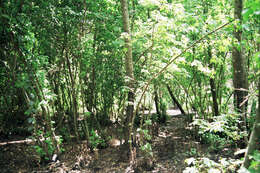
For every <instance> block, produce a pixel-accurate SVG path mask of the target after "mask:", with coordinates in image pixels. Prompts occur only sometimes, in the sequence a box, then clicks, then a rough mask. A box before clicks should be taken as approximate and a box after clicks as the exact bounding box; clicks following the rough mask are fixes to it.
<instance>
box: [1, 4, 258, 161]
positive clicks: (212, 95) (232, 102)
mask: <svg viewBox="0 0 260 173" xmlns="http://www.w3.org/2000/svg"><path fill="white" fill-rule="evenodd" d="M128 6H129V19H130V28H129V29H130V30H131V35H130V36H129V35H128V34H127V33H126V32H125V31H124V29H123V26H124V25H123V20H122V11H121V3H120V1H117V0H95V1H93V0H64V1H60V0H59V1H56V0H46V1H43V0H40V1H39V0H38V1H29V0H21V1H14V0H3V1H1V2H0V23H1V25H0V31H1V35H0V76H1V78H0V88H1V90H0V138H9V137H11V136H13V135H21V136H27V137H28V136H31V137H32V138H33V139H35V140H36V141H37V144H36V146H35V148H36V150H37V152H38V153H39V154H40V155H41V157H42V158H45V159H51V157H52V156H53V154H54V153H60V152H62V150H63V149H62V143H64V142H70V141H74V140H75V141H80V140H85V139H86V140H87V141H88V144H89V147H91V148H92V149H94V148H97V147H106V146H107V145H108V144H107V141H109V139H110V138H111V137H112V134H109V133H111V130H107V129H109V128H111V126H112V127H113V128H114V129H117V130H116V133H117V134H119V135H118V136H120V138H125V139H127V137H126V136H125V131H128V130H129V129H128V124H127V123H128V122H131V121H129V119H128V118H129V117H127V116H126V115H127V114H126V108H127V105H129V104H134V107H135V110H137V112H136V111H135V112H134V113H135V114H136V116H133V118H134V119H135V121H134V122H135V125H136V126H135V129H138V130H137V131H136V130H134V132H133V133H134V134H136V133H141V134H143V135H144V136H146V137H145V138H144V139H143V140H145V141H146V142H142V144H143V145H142V149H143V150H146V151H147V152H148V155H149V153H150V154H151V152H152V148H151V146H150V145H149V140H150V138H151V137H152V136H150V135H151V134H152V132H151V131H152V130H153V128H154V127H155V126H157V124H158V123H163V122H165V121H166V119H167V117H166V110H167V109H168V108H171V107H173V106H175V107H176V101H177V102H178V104H179V106H178V107H179V109H183V111H185V112H186V116H187V117H188V115H189V122H191V126H192V127H193V128H194V129H195V130H194V131H195V132H196V133H198V135H199V138H200V140H202V142H204V143H208V144H211V145H212V147H213V150H218V149H219V148H220V147H224V146H226V145H234V146H238V145H240V147H246V145H247V142H248V137H249V134H250V133H251V132H252V128H253V124H254V122H255V119H256V116H259V115H257V105H258V104H259V103H258V101H257V100H258V99H257V94H259V90H258V88H257V86H258V83H259V68H260V58H259V55H260V54H259V50H260V47H259V45H260V40H259V28H260V26H259V24H260V23H259V21H260V20H259V18H260V15H259V14H260V13H259V12H260V2H259V1H258V0H245V1H244V8H243V11H242V17H243V20H242V21H239V20H238V19H236V18H234V16H233V13H234V10H235V7H234V3H233V2H231V1H228V0H219V1H214V0H201V1H191V0H177V1H171V0H139V1H138V0H131V1H129V2H128ZM219 27H220V28H219ZM217 28H219V29H218V30H216V29H217ZM215 30H216V31H215ZM212 31H213V32H212ZM236 31H241V33H242V40H237V39H236V37H235V36H234V33H235V32H236ZM205 35H206V37H204V36H205ZM127 37H131V41H132V42H131V46H132V61H133V64H132V65H133V75H134V81H133V82H132V83H133V88H130V87H129V85H128V83H129V81H131V80H133V79H131V78H129V76H128V75H127V65H126V64H125V59H126V54H127V51H128V48H126V46H125V40H126V39H127ZM200 38H203V39H201V40H200ZM198 40H199V41H198ZM196 41H198V42H196ZM195 42H196V44H194V45H193V46H191V47H190V48H189V49H186V48H187V47H189V46H190V45H192V44H193V43H195ZM234 49H238V50H241V52H242V56H243V57H244V61H243V63H242V67H243V68H245V71H246V76H245V77H246V81H247V82H248V88H244V89H248V90H246V93H247V94H246V95H247V96H246V97H244V100H243V103H242V105H245V109H244V110H242V111H241V110H239V109H237V106H236V103H237V100H236V97H233V94H234V92H235V91H236V90H240V89H241V88H234V87H233V82H234V80H235V78H233V77H234V73H233V72H234V71H236V70H240V69H234V68H235V67H236V66H233V65H232V52H234ZM233 55H234V53H233ZM233 63H234V62H233ZM164 67H167V68H164ZM162 69H163V71H162ZM146 87H147V88H146ZM132 90H133V91H132ZM242 90H243V88H242ZM129 91H131V92H133V93H134V94H135V97H134V103H129V100H128V96H129V93H130V92H129ZM173 97H174V98H173ZM173 100H174V101H173ZM172 101H173V102H174V103H172ZM137 106H138V108H137ZM139 108H140V109H139ZM145 109H147V110H151V109H156V111H157V113H156V115H148V116H142V111H143V110H145ZM138 110H139V111H138ZM148 130H149V131H150V132H149V131H148ZM148 133H150V134H148ZM130 140H133V141H135V140H137V139H130ZM214 145H216V146H214ZM256 156H257V157H256ZM256 156H255V158H257V159H258V161H259V158H258V156H259V154H256ZM257 159H255V160H257ZM194 162H195V161H194ZM199 162H201V160H200V161H196V164H195V165H197V164H199ZM254 163H255V162H254ZM258 163H259V162H258Z"/></svg>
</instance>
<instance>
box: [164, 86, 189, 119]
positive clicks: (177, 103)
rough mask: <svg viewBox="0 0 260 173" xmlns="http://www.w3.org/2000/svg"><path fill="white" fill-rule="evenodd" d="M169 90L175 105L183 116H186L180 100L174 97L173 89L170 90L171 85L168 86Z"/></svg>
mask: <svg viewBox="0 0 260 173" xmlns="http://www.w3.org/2000/svg"><path fill="white" fill-rule="evenodd" d="M167 89H168V92H169V94H170V96H171V98H172V102H173V104H176V105H177V107H178V108H179V109H180V111H181V113H182V114H183V115H186V113H185V111H184V110H183V108H182V106H181V104H180V103H179V102H178V100H177V99H176V98H175V96H174V95H173V93H172V90H171V88H170V86H169V85H167Z"/></svg>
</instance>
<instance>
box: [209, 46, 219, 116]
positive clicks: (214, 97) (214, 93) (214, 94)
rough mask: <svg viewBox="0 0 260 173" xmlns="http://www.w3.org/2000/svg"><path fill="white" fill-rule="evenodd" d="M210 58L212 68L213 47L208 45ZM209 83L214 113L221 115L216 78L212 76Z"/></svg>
mask: <svg viewBox="0 0 260 173" xmlns="http://www.w3.org/2000/svg"><path fill="white" fill-rule="evenodd" d="M208 56H209V57H208V58H209V67H210V69H212V68H213V65H212V63H210V59H211V58H212V52H211V47H210V46H209V47H208ZM209 84H210V90H211V94H212V101H213V109H214V115H215V116H218V115H219V110H218V102H217V91H216V84H215V79H214V78H212V77H211V78H210V79H209Z"/></svg>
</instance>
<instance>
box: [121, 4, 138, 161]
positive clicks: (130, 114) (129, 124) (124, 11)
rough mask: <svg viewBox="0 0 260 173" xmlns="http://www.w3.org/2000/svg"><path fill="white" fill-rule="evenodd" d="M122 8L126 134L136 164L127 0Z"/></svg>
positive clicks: (132, 159)
mask: <svg viewBox="0 0 260 173" xmlns="http://www.w3.org/2000/svg"><path fill="white" fill-rule="evenodd" d="M121 10H122V15H123V27H124V32H125V47H126V49H127V52H126V56H125V69H126V78H127V81H126V84H127V86H128V88H129V92H128V104H127V108H126V116H127V117H126V123H127V124H126V134H127V136H128V139H127V138H126V139H127V141H128V142H129V147H130V162H132V164H134V163H133V162H135V157H136V154H135V152H134V148H132V140H133V137H132V131H133V120H134V95H135V94H134V72H133V55H132V41H131V29H130V21H129V12H128V2H127V0H121Z"/></svg>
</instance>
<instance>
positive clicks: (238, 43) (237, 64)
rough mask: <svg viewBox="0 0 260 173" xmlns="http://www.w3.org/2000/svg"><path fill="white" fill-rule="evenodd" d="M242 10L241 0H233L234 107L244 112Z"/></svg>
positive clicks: (245, 80) (246, 89)
mask: <svg viewBox="0 0 260 173" xmlns="http://www.w3.org/2000/svg"><path fill="white" fill-rule="evenodd" d="M242 10H243V0H234V19H235V27H234V32H233V35H234V45H233V50H232V64H233V85H234V88H235V91H234V103H235V108H236V109H237V110H238V111H239V112H241V113H245V112H246V108H247V101H246V102H244V100H245V99H246V96H247V93H248V79H247V72H246V58H245V56H244V55H243V45H242Z"/></svg>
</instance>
